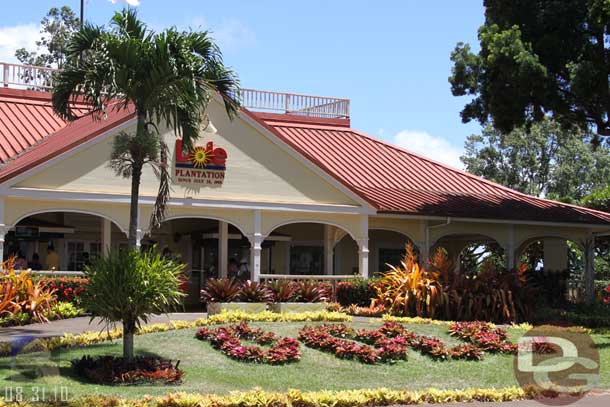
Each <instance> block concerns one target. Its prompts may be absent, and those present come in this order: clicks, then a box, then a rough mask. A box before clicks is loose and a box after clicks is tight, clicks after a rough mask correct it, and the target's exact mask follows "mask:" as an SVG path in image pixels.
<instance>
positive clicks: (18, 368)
mask: <svg viewBox="0 0 610 407" xmlns="http://www.w3.org/2000/svg"><path fill="white" fill-rule="evenodd" d="M252 325H253V326H259V327H261V328H263V329H266V330H271V331H274V332H276V333H278V334H279V335H282V336H292V337H295V338H296V337H297V332H298V330H299V329H300V328H301V327H302V326H303V325H304V323H253V324H252ZM351 325H352V326H354V327H356V328H368V329H373V328H375V327H377V326H379V323H370V324H367V323H354V324H351ZM408 327H409V329H411V330H412V331H414V332H417V333H419V334H425V335H431V336H436V337H439V338H441V339H443V340H445V341H447V342H449V343H451V344H457V343H459V342H458V341H457V340H455V339H453V338H451V337H449V336H448V335H447V334H446V328H445V327H442V326H431V325H411V326H408ZM194 332H195V330H194V329H184V330H177V331H169V332H163V333H155V334H148V335H142V336H137V337H136V349H137V352H139V353H140V354H144V353H147V354H155V355H160V356H163V357H165V358H169V359H172V360H177V359H179V360H180V361H181V363H180V367H181V368H182V369H184V370H185V372H186V375H185V380H184V383H183V384H182V385H181V386H121V387H118V386H98V385H92V384H88V383H84V382H82V381H80V380H79V378H77V377H74V376H73V375H72V371H71V368H70V360H71V359H74V358H79V357H81V356H82V355H85V354H91V355H101V354H115V355H120V354H121V344H120V341H115V342H108V343H104V344H100V345H95V346H91V347H88V348H78V349H69V350H62V351H60V352H59V353H58V354H56V355H50V354H48V353H46V354H41V353H34V354H26V355H19V356H17V357H16V358H14V359H13V358H0V389H9V390H10V389H12V390H13V391H14V392H15V391H17V388H18V387H21V388H23V389H25V393H26V394H30V392H41V391H42V389H43V388H44V389H45V391H47V392H52V391H54V390H57V389H58V388H59V386H66V388H67V391H68V392H69V395H70V397H74V396H78V395H84V394H93V393H99V394H120V395H123V396H127V397H136V396H140V395H144V394H150V395H160V394H165V393H167V392H172V391H186V392H201V393H226V392H229V391H231V390H249V389H251V388H253V387H257V386H258V387H261V388H263V389H265V390H270V391H285V390H287V389H291V388H295V389H301V390H321V389H328V390H338V389H354V388H375V387H382V386H383V387H393V388H411V389H420V388H428V387H435V388H452V389H453V388H465V387H507V386H513V385H517V383H516V381H515V379H514V376H513V370H512V365H513V358H512V356H509V355H486V356H485V359H484V360H483V361H479V362H475V361H445V362H435V361H433V360H431V359H430V358H429V357H426V356H423V355H421V354H419V353H418V352H417V351H414V350H410V354H409V360H408V361H403V362H399V363H396V364H394V365H384V364H378V365H363V364H361V363H359V362H356V361H349V360H341V359H337V358H336V357H334V356H333V355H330V354H327V353H323V352H320V351H317V350H313V349H309V348H307V347H305V346H301V350H302V360H301V361H300V362H297V363H294V364H289V365H285V366H269V365H261V364H250V363H243V362H237V361H233V360H231V359H229V358H227V357H226V356H224V355H223V354H221V353H220V352H218V351H216V350H214V349H213V348H212V347H211V346H210V345H209V344H208V343H207V342H203V341H199V340H197V339H195V338H194ZM512 339H515V335H514V332H513V338H512ZM594 340H595V342H596V344H597V345H598V346H599V348H600V352H601V357H602V378H601V386H602V387H604V388H606V389H607V388H610V369H608V366H610V335H596V336H595V337H594ZM40 372H44V373H45V375H43V376H41V375H40Z"/></svg>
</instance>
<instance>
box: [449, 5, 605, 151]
mask: <svg viewBox="0 0 610 407" xmlns="http://www.w3.org/2000/svg"><path fill="white" fill-rule="evenodd" d="M484 5H485V23H484V25H483V26H481V27H480V28H479V45H480V51H479V52H478V53H475V52H473V50H472V48H471V47H470V45H469V44H464V43H458V44H457V46H456V48H455V49H454V51H453V52H452V54H451V60H452V61H453V63H454V65H453V69H452V75H451V77H450V78H449V82H450V83H451V90H452V93H453V94H454V95H455V96H470V97H472V100H471V101H470V102H468V103H467V104H466V106H465V107H464V109H463V110H462V113H461V115H462V120H463V121H464V122H468V121H470V120H473V119H474V120H478V121H479V122H481V123H482V124H487V123H490V122H493V124H494V126H495V128H496V129H498V130H500V131H501V132H503V133H508V132H510V131H512V130H514V129H515V128H518V127H521V126H523V125H525V124H528V123H532V122H535V121H540V120H542V119H543V118H544V117H545V116H546V115H552V116H553V117H554V118H555V119H556V120H557V121H558V122H559V123H561V124H562V125H563V126H564V127H572V126H573V125H579V126H580V127H582V128H588V127H590V126H593V127H594V128H595V132H596V138H595V139H594V141H598V137H599V136H608V135H610V85H609V75H610V49H609V46H610V45H609V44H610V42H609V41H608V37H609V35H610V2H609V1H608V0H538V1H532V0H511V1H506V0H485V1H484Z"/></svg>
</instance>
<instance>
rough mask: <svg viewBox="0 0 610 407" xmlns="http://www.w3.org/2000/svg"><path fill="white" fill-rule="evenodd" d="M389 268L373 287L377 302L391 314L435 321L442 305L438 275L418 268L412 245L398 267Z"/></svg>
mask: <svg viewBox="0 0 610 407" xmlns="http://www.w3.org/2000/svg"><path fill="white" fill-rule="evenodd" d="M388 267H390V270H389V271H387V272H386V273H384V274H383V275H382V277H381V280H380V281H379V283H378V284H377V286H376V290H377V298H378V301H380V302H381V303H382V304H384V305H385V306H386V307H388V308H389V310H390V312H391V313H393V314H399V315H417V316H422V317H429V318H434V315H435V313H436V309H437V307H438V306H439V305H441V304H442V303H443V287H442V285H441V283H440V281H439V280H440V276H439V273H438V272H436V271H430V270H426V269H424V268H421V267H420V266H419V264H418V262H417V256H416V255H415V253H414V252H413V247H412V246H411V245H407V247H406V253H405V257H404V259H403V260H402V261H401V264H400V266H397V267H395V266H392V265H389V264H388Z"/></svg>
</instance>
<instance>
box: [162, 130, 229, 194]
mask: <svg viewBox="0 0 610 407" xmlns="http://www.w3.org/2000/svg"><path fill="white" fill-rule="evenodd" d="M226 162H227V152H226V151H225V150H224V149H223V148H220V147H214V142H212V141H209V142H208V143H207V144H206V145H205V147H204V146H196V147H195V148H194V149H193V151H192V152H190V153H186V154H185V153H184V151H183V150H182V140H176V152H175V166H174V183H176V184H181V185H188V186H191V187H202V186H220V185H222V184H223V182H224V179H225V170H226Z"/></svg>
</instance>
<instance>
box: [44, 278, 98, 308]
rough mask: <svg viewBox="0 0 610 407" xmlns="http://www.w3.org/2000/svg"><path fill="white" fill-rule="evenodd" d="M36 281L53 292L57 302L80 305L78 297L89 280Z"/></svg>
mask: <svg viewBox="0 0 610 407" xmlns="http://www.w3.org/2000/svg"><path fill="white" fill-rule="evenodd" d="M36 280H37V281H39V282H40V283H41V284H42V285H43V286H45V287H47V288H49V289H50V290H52V291H54V293H55V295H56V296H57V300H58V301H61V302H71V303H73V304H79V303H80V296H81V294H82V293H83V292H84V291H85V290H86V289H87V284H88V283H89V279H87V278H83V277H36Z"/></svg>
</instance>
